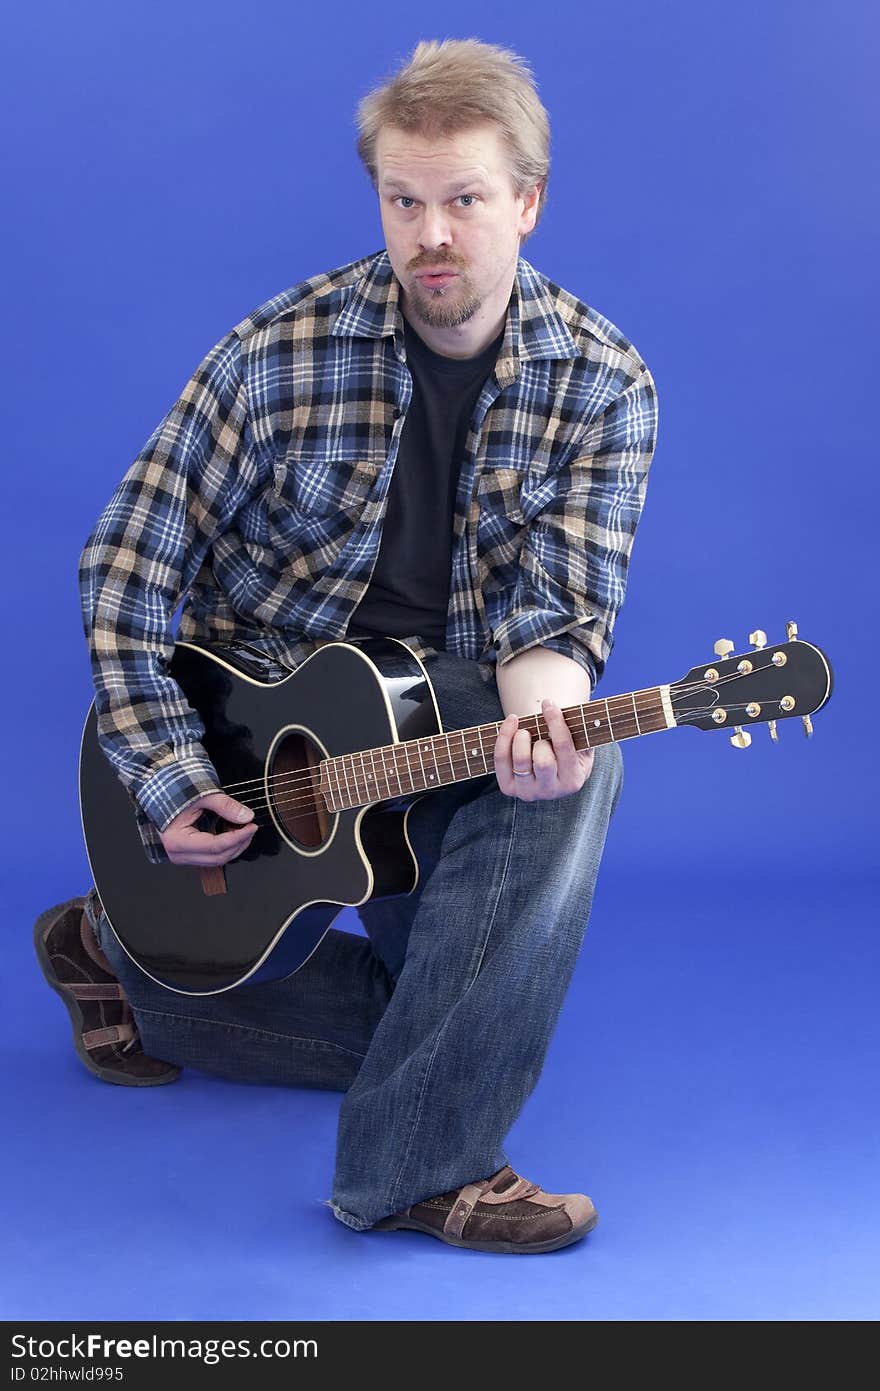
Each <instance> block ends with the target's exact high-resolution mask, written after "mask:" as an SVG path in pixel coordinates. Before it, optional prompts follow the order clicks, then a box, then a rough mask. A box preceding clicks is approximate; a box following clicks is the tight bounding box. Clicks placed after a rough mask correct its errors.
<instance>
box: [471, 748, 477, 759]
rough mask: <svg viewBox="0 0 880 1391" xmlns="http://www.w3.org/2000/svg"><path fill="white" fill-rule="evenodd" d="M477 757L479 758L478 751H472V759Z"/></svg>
mask: <svg viewBox="0 0 880 1391" xmlns="http://www.w3.org/2000/svg"><path fill="white" fill-rule="evenodd" d="M476 756H477V751H476V749H471V758H476Z"/></svg>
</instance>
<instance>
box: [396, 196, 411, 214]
mask: <svg viewBox="0 0 880 1391" xmlns="http://www.w3.org/2000/svg"><path fill="white" fill-rule="evenodd" d="M415 201H416V200H415V198H410V197H409V195H408V194H406V193H401V194H399V195H398V196H397V197H396V198H395V199H393V202H395V203H410V204H412V203H415ZM403 211H404V212H405V213H408V212H409V208H404V209H403Z"/></svg>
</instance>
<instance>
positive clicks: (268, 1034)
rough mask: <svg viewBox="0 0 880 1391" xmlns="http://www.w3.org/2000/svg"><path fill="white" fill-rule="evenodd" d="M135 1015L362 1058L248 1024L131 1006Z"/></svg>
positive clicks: (351, 1051) (350, 1050) (333, 1046)
mask: <svg viewBox="0 0 880 1391" xmlns="http://www.w3.org/2000/svg"><path fill="white" fill-rule="evenodd" d="M132 1008H133V1010H134V1012H135V1014H136V1015H137V1014H149V1015H150V1016H151V1017H152V1018H153V1019H171V1020H174V1022H175V1023H176V1022H178V1021H179V1022H181V1023H184V1024H204V1025H206V1027H207V1028H209V1029H218V1028H219V1029H225V1030H227V1031H229V1032H232V1031H233V1030H235V1031H237V1032H238V1033H241V1034H252V1035H255V1036H256V1037H258V1038H283V1039H285V1040H286V1041H287V1042H288V1043H305V1044H309V1045H310V1046H317V1047H319V1048H329V1049H332V1050H333V1051H334V1052H337V1053H347V1054H348V1056H349V1057H351V1058H364V1057H365V1056H366V1055H365V1054H364V1053H357V1052H355V1050H354V1049H353V1048H343V1047H342V1045H341V1044H339V1043H331V1042H330V1040H329V1039H326V1038H303V1037H302V1036H301V1035H300V1034H279V1033H275V1032H274V1031H273V1030H271V1029H255V1028H253V1027H252V1026H251V1025H249V1024H234V1023H231V1022H224V1021H220V1020H216V1019H200V1018H199V1017H198V1015H192V1014H176V1013H175V1014H168V1013H166V1012H165V1011H164V1010H159V1009H142V1008H141V1006H140V1005H134V1006H132Z"/></svg>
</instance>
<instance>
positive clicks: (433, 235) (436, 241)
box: [419, 204, 452, 251]
mask: <svg viewBox="0 0 880 1391" xmlns="http://www.w3.org/2000/svg"><path fill="white" fill-rule="evenodd" d="M451 241H452V231H451V228H450V225H449V214H448V213H447V212H446V211H445V209H443V208H441V207H433V208H432V207H430V206H429V205H428V204H426V205H425V210H424V212H423V213H422V219H421V224H420V226H419V246H420V247H421V249H422V250H423V251H430V250H433V248H434V247H435V246H448V245H449V243H450V242H451Z"/></svg>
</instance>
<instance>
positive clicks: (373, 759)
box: [370, 748, 380, 797]
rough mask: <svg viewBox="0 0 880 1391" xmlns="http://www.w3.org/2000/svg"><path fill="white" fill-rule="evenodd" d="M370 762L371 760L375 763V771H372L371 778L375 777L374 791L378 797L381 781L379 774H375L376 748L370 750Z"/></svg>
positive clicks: (372, 763)
mask: <svg viewBox="0 0 880 1391" xmlns="http://www.w3.org/2000/svg"><path fill="white" fill-rule="evenodd" d="M370 762H371V765H373V773H371V778H373V791H374V793H375V794H377V797H378V790H380V783H378V778H377V776H375V748H371V750H370Z"/></svg>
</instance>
